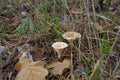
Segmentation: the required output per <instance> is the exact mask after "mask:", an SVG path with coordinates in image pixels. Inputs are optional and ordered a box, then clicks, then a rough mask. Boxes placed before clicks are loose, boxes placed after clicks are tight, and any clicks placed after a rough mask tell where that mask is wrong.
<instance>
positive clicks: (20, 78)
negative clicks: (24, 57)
mask: <svg viewBox="0 0 120 80" xmlns="http://www.w3.org/2000/svg"><path fill="white" fill-rule="evenodd" d="M47 75H48V70H46V69H45V68H43V67H42V66H31V65H27V66H25V67H24V68H22V69H21V70H20V72H19V73H18V74H17V76H16V78H15V80H44V79H45V76H47Z"/></svg>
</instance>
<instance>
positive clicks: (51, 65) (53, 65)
mask: <svg viewBox="0 0 120 80" xmlns="http://www.w3.org/2000/svg"><path fill="white" fill-rule="evenodd" d="M59 64H61V62H53V63H51V64H49V65H48V66H47V68H48V69H49V68H53V67H56V66H57V65H59Z"/></svg>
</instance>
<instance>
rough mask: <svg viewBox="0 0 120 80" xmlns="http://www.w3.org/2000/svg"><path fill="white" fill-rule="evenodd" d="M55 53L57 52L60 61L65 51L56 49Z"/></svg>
mask: <svg viewBox="0 0 120 80" xmlns="http://www.w3.org/2000/svg"><path fill="white" fill-rule="evenodd" d="M55 51H56V52H57V56H58V59H60V58H61V54H62V51H63V49H56V50H55Z"/></svg>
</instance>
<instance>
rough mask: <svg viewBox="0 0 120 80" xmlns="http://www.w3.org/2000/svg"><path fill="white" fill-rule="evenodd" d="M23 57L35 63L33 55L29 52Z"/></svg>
mask: <svg viewBox="0 0 120 80" xmlns="http://www.w3.org/2000/svg"><path fill="white" fill-rule="evenodd" d="M22 56H23V57H26V58H28V59H30V60H31V61H33V58H32V55H31V54H30V53H29V52H23V53H22Z"/></svg>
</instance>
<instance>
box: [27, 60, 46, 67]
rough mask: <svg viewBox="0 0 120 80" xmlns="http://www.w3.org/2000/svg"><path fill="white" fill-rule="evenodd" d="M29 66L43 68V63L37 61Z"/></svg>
mask: <svg viewBox="0 0 120 80" xmlns="http://www.w3.org/2000/svg"><path fill="white" fill-rule="evenodd" d="M29 65H31V66H43V67H44V62H43V61H41V60H39V61H36V62H32V63H30V64H29Z"/></svg>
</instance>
